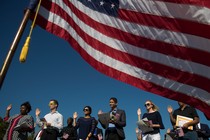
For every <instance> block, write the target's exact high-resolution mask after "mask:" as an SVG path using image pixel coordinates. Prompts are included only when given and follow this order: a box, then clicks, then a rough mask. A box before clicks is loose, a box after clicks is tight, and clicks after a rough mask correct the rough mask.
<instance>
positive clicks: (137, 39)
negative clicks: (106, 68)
mask: <svg viewBox="0 0 210 140" xmlns="http://www.w3.org/2000/svg"><path fill="white" fill-rule="evenodd" d="M67 4H68V6H69V7H70V8H71V10H72V11H73V12H74V13H77V16H79V17H82V16H83V17H86V18H82V19H83V20H84V21H86V23H87V24H89V25H90V26H92V27H93V28H95V29H97V30H100V32H102V33H103V34H106V35H107V36H110V37H112V38H117V39H118V40H122V41H124V42H127V43H129V44H132V45H135V46H138V47H141V48H145V49H150V50H153V51H157V52H160V53H164V54H167V55H172V56H174V57H179V58H181V59H186V60H192V61H194V62H198V63H203V64H204V65H207V66H210V62H209V61H206V59H205V56H209V52H210V49H209V45H207V43H208V42H209V40H207V41H203V42H207V43H205V46H206V47H205V46H204V47H202V49H205V50H207V51H208V52H203V51H199V50H194V49H192V48H186V46H187V45H186V46H185V47H183V46H176V45H173V44H172V45H171V44H168V42H161V41H157V40H155V37H153V39H149V38H147V37H141V36H139V35H133V34H130V33H127V32H123V31H121V30H118V29H116V28H117V27H116V28H111V27H109V26H106V25H104V24H99V23H98V22H97V21H94V20H91V21H90V18H88V17H87V15H84V14H83V13H82V12H79V11H78V10H77V11H74V10H76V8H74V7H72V5H71V4H69V3H67ZM78 7H81V9H83V10H84V9H85V7H82V6H80V5H79V6H78ZM87 13H92V11H87ZM95 25H97V26H95ZM126 26H129V25H126ZM131 27H135V26H131ZM107 28H109V29H107ZM136 28H138V27H136ZM133 30H134V29H133ZM144 30H145V29H143V30H142V31H141V32H143V34H147V33H149V32H147V31H145V32H147V33H144ZM136 32H139V31H136ZM157 32H158V31H157ZM114 33H116V34H114ZM161 33H163V32H161ZM119 34H121V36H119ZM149 34H150V33H149ZM157 34H159V33H157ZM163 34H164V33H163ZM168 36H170V35H165V38H167V39H166V41H168V40H169V39H168ZM180 36H181V35H177V37H176V38H180ZM151 37H152V36H151ZM161 37H163V36H161ZM170 38H173V37H170ZM199 39H201V38H198V39H197V40H199ZM192 40H194V41H191V44H193V43H194V44H198V42H199V41H195V40H196V39H195V38H192ZM162 41H163V39H162ZM173 42H175V41H173ZM196 42H197V43H196ZM189 43H190V41H189ZM209 43H210V42H209ZM154 44H155V46H158V47H152V46H154ZM180 44H181V43H180ZM194 44H193V45H194ZM200 45H202V44H199V45H197V46H200ZM159 47H161V48H159ZM177 47H178V48H177ZM195 48H196V49H200V48H201V47H196V46H195ZM186 51H187V52H188V53H190V54H192V55H191V58H189V57H188V56H186V55H185V54H183V55H181V54H182V53H181V52H186ZM180 53H181V54H180ZM194 54H197V55H194ZM200 55H202V56H204V57H198V56H200ZM204 60H205V61H204Z"/></svg>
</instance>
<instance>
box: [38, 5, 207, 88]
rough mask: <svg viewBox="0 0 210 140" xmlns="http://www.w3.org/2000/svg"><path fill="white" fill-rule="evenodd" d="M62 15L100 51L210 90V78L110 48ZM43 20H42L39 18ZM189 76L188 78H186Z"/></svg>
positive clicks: (85, 39) (82, 36)
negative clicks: (209, 84)
mask: <svg viewBox="0 0 210 140" xmlns="http://www.w3.org/2000/svg"><path fill="white" fill-rule="evenodd" d="M56 9H57V10H58V11H60V12H61V11H62V9H59V7H57V8H56ZM62 15H63V16H64V17H65V18H66V20H68V23H69V24H70V25H71V26H72V27H74V29H75V31H76V32H77V34H78V35H79V36H80V37H81V38H82V39H83V40H84V41H85V42H86V43H87V44H89V45H90V46H92V47H93V48H95V49H96V50H99V51H100V52H102V53H104V54H106V55H108V56H110V57H112V58H114V59H117V60H119V61H121V62H124V63H127V64H130V65H133V66H136V67H138V68H141V69H144V70H146V71H149V72H152V73H155V74H157V75H160V76H162V77H165V78H168V79H172V80H174V81H178V82H181V83H184V84H188V85H191V86H195V87H198V88H201V89H204V90H206V91H208V92H210V87H209V86H208V85H207V84H203V83H209V82H210V81H209V79H207V78H206V77H202V76H199V75H196V74H191V73H188V72H183V71H180V70H177V69H174V68H172V67H169V66H165V65H162V64H159V63H155V62H152V61H148V60H145V59H142V58H139V57H136V56H133V55H130V54H126V53H124V52H120V51H117V50H115V49H112V48H110V47H109V46H107V45H105V44H103V43H101V42H100V41H98V40H96V39H94V38H92V37H90V36H89V35H87V34H86V33H85V32H84V31H83V30H81V29H80V28H79V26H78V25H77V24H76V23H74V21H73V20H72V19H71V17H68V15H67V14H66V13H65V12H62ZM39 21H41V20H39ZM48 26H49V27H53V28H52V29H53V30H50V32H52V33H53V34H56V35H57V36H59V37H61V38H64V39H67V40H68V38H69V37H70V35H69V33H68V32H66V31H65V30H64V29H62V28H60V27H57V26H56V25H52V24H49V25H48ZM54 31H59V32H58V33H55V32H54ZM186 77H187V78H186Z"/></svg>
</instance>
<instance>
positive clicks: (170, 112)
mask: <svg viewBox="0 0 210 140" xmlns="http://www.w3.org/2000/svg"><path fill="white" fill-rule="evenodd" d="M167 109H168V113H169V116H170V120H171V124H172V125H173V126H174V124H175V123H176V119H175V118H174V116H173V108H172V107H171V106H168V108H167Z"/></svg>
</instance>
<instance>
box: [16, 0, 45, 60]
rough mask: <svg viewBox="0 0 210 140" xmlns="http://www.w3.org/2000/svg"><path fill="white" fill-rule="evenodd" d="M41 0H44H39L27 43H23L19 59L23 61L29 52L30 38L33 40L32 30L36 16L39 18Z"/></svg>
mask: <svg viewBox="0 0 210 140" xmlns="http://www.w3.org/2000/svg"><path fill="white" fill-rule="evenodd" d="M41 1H42V0H39V3H38V6H37V9H36V13H35V16H34V20H33V22H32V25H31V29H30V32H29V35H28V37H27V38H26V41H25V43H24V45H23V48H22V51H21V54H20V58H19V60H20V62H21V63H23V62H25V61H26V57H27V54H28V48H29V44H30V40H31V35H32V31H33V29H34V26H35V22H36V18H37V15H38V12H39V9H40V5H41Z"/></svg>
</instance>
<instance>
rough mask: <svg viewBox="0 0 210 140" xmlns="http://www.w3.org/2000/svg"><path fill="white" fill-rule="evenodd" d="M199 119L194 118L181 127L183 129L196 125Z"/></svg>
mask: <svg viewBox="0 0 210 140" xmlns="http://www.w3.org/2000/svg"><path fill="white" fill-rule="evenodd" d="M199 121H200V119H199V118H198V117H194V119H193V121H190V122H187V123H185V124H184V125H183V128H188V127H189V126H194V125H196V124H198V123H199Z"/></svg>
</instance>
